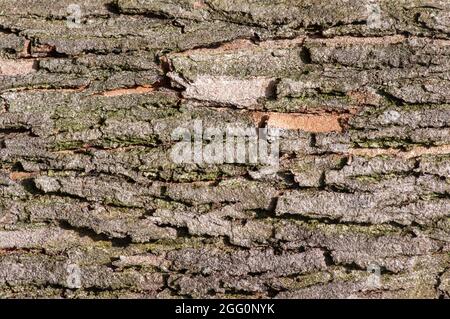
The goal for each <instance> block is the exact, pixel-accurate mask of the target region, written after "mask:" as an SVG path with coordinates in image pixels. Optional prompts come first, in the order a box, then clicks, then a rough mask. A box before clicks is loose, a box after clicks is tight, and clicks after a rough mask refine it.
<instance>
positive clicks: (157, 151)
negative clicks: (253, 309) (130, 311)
mask: <svg viewBox="0 0 450 319" xmlns="http://www.w3.org/2000/svg"><path fill="white" fill-rule="evenodd" d="M73 4H76V5H79V8H80V9H81V13H82V14H81V20H80V21H79V22H80V23H79V25H77V27H73V28H69V27H68V24H67V17H68V16H69V15H70V14H71V13H70V12H68V8H69V7H70V6H71V5H73ZM374 7H375V8H378V9H379V16H377V17H378V20H376V21H371V19H372V15H373V12H371V11H370V8H374ZM449 70H450V2H449V1H448V0H408V1H407V0H394V1H392V0H322V1H313V0H295V1H294V0H277V1H263V0H240V1H238V0H182V1H180V0H178V1H175V0H166V1H162V0H161V1H157V0H155V1H150V0H117V1H113V0H93V1H87V0H86V1H81V0H80V1H76V0H60V1H50V0H20V1H10V0H0V298H19V297H50V298H111V297H126V298H184V297H194V298H450V263H449V261H450V200H449V199H450V94H449V92H450V72H449ZM194 119H197V120H202V121H203V125H204V127H205V128H207V127H224V126H225V125H226V124H227V123H233V124H235V125H236V124H238V125H242V126H247V127H248V126H250V127H255V128H257V127H260V126H266V127H269V128H281V129H282V134H281V137H280V139H281V141H280V152H281V154H280V165H279V168H278V171H276V172H271V174H266V173H264V170H263V168H262V167H260V166H259V165H252V164H202V163H199V164H176V163H174V162H173V161H172V160H171V158H170V150H171V146H172V145H173V141H172V140H171V133H172V131H173V130H174V129H175V128H177V127H183V126H189V125H191V123H192V121H193V120H194ZM74 267H75V268H74ZM373 267H379V268H378V269H379V271H380V278H379V282H377V283H376V284H373V283H372V284H371V280H372V279H373V275H374V274H372V273H371V272H370V270H371V269H373ZM74 269H76V270H77V271H78V275H79V277H80V278H79V282H76V283H75V284H74V283H73V282H71V281H70V280H71V279H70V278H71V276H72V275H73V270H74ZM368 270H369V271H368Z"/></svg>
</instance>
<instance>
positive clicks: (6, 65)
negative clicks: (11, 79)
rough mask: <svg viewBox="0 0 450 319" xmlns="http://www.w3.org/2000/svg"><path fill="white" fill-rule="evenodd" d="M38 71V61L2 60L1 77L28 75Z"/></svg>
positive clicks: (0, 65) (0, 63)
mask: <svg viewBox="0 0 450 319" xmlns="http://www.w3.org/2000/svg"><path fill="white" fill-rule="evenodd" d="M35 71H36V61H33V60H6V59H1V58H0V76H2V75H3V76H16V75H26V74H29V73H33V72H35Z"/></svg>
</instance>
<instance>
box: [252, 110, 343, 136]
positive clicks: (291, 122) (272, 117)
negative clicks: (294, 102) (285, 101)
mask: <svg viewBox="0 0 450 319" xmlns="http://www.w3.org/2000/svg"><path fill="white" fill-rule="evenodd" d="M253 118H254V120H255V123H256V124H258V123H261V122H262V121H264V122H265V124H266V126H267V127H271V128H281V129H287V130H300V131H306V132H312V133H326V132H342V130H343V127H342V126H341V124H340V120H342V119H343V117H341V116H338V115H305V114H292V113H291V114H283V113H261V112H256V113H254V114H253Z"/></svg>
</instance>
